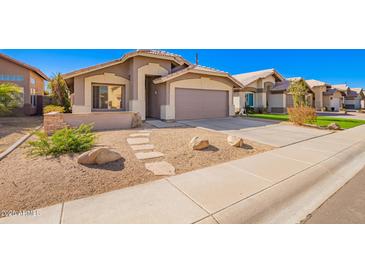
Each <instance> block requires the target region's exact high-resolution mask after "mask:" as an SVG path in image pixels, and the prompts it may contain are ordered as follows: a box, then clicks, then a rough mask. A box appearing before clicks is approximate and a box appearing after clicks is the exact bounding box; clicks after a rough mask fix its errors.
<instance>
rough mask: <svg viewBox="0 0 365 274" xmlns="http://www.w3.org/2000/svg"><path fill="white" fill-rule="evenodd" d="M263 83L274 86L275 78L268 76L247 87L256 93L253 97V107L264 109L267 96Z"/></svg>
mask: <svg viewBox="0 0 365 274" xmlns="http://www.w3.org/2000/svg"><path fill="white" fill-rule="evenodd" d="M265 83H271V84H273V85H274V84H275V77H274V76H272V75H270V76H267V77H265V78H262V79H258V80H257V81H255V82H253V83H251V84H249V85H248V87H250V88H255V89H256V93H255V95H254V107H255V108H258V107H264V108H265V107H266V102H267V100H268V97H267V94H266V92H265V89H264V88H265Z"/></svg>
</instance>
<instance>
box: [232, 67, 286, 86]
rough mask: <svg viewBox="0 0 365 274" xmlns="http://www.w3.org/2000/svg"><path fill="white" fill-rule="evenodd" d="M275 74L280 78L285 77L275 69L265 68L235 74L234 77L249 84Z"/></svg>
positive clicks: (244, 83)
mask: <svg viewBox="0 0 365 274" xmlns="http://www.w3.org/2000/svg"><path fill="white" fill-rule="evenodd" d="M273 74H275V75H276V76H277V77H278V78H280V79H282V80H284V77H282V76H281V75H280V74H279V73H278V72H277V71H276V70H275V69H273V68H271V69H265V70H259V71H252V72H247V73H241V74H236V75H233V77H234V78H236V79H237V80H238V81H240V82H241V83H242V84H243V85H245V86H247V85H249V84H251V83H253V82H255V81H256V80H258V79H262V78H266V77H268V76H270V75H273Z"/></svg>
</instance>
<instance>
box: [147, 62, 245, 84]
mask: <svg viewBox="0 0 365 274" xmlns="http://www.w3.org/2000/svg"><path fill="white" fill-rule="evenodd" d="M186 73H198V74H207V75H215V76H223V77H227V78H229V79H230V80H231V81H233V82H234V83H235V84H236V85H237V86H238V87H240V88H243V85H242V84H241V82H239V81H237V79H235V78H234V77H232V76H231V75H230V74H229V73H228V72H225V71H222V70H218V69H214V68H210V67H205V66H200V65H190V66H188V67H186V68H184V69H182V70H178V71H176V72H173V73H170V74H168V75H166V76H162V77H160V78H157V79H155V80H154V81H153V83H155V84H159V83H163V82H166V81H169V80H172V79H174V78H176V77H179V76H182V75H184V74H186Z"/></svg>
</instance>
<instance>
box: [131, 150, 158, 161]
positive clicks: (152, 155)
mask: <svg viewBox="0 0 365 274" xmlns="http://www.w3.org/2000/svg"><path fill="white" fill-rule="evenodd" d="M162 156H164V154H163V153H161V152H157V151H151V152H137V153H136V157H137V159H138V160H145V159H153V158H158V157H162Z"/></svg>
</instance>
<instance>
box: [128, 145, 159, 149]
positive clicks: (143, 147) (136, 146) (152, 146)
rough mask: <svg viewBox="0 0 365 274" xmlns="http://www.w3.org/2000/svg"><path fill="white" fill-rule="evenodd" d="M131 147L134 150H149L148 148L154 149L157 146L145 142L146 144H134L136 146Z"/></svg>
mask: <svg viewBox="0 0 365 274" xmlns="http://www.w3.org/2000/svg"><path fill="white" fill-rule="evenodd" d="M131 148H132V149H133V150H147V149H154V148H155V146H154V145H150V144H145V145H134V146H131Z"/></svg>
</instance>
